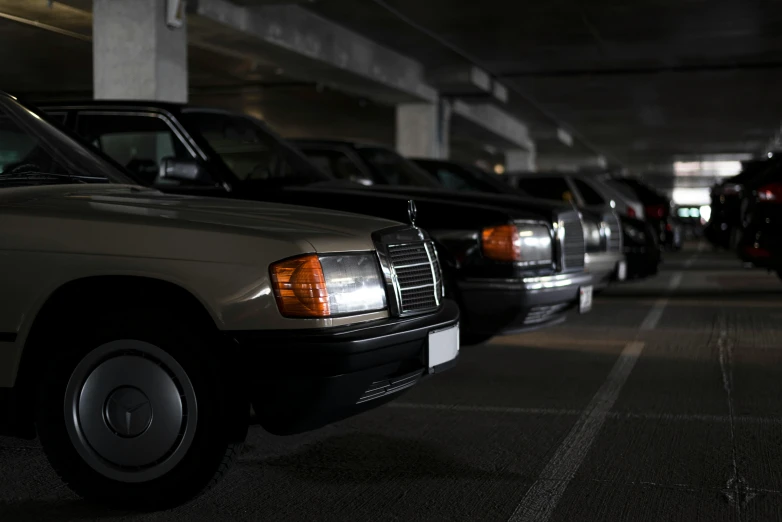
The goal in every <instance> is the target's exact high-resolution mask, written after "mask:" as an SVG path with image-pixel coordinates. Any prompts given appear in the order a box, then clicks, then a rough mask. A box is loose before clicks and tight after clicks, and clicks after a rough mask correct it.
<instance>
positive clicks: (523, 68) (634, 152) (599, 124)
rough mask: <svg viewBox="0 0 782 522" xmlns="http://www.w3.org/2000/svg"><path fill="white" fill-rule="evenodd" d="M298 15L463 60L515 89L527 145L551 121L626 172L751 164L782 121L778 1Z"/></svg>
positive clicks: (332, 9)
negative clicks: (726, 157)
mask: <svg viewBox="0 0 782 522" xmlns="http://www.w3.org/2000/svg"><path fill="white" fill-rule="evenodd" d="M245 2H246V3H252V2H251V0H245ZM381 4H384V5H381ZM306 6H307V8H308V9H311V10H313V11H315V12H317V13H319V14H321V15H323V16H325V17H327V18H331V19H334V20H338V21H339V22H340V23H342V24H344V25H346V26H348V27H350V28H352V29H353V30H355V31H357V32H363V33H364V34H368V35H371V36H372V38H374V39H376V40H377V41H379V42H380V43H382V44H385V45H388V46H390V47H393V48H395V49H397V50H399V51H400V52H402V53H407V54H410V55H414V56H416V57H417V59H418V60H420V61H422V62H423V63H424V64H425V65H427V66H429V67H437V66H445V65H451V64H458V63H466V62H467V60H469V61H471V62H473V63H475V64H477V65H479V66H481V67H483V68H485V69H486V70H488V71H489V72H491V73H492V74H494V75H496V76H497V77H499V78H500V79H501V80H502V81H503V82H504V83H505V84H506V85H507V86H508V87H510V88H511V100H510V105H511V107H512V110H513V111H514V112H515V113H517V114H518V115H519V116H521V117H522V118H523V119H525V121H527V122H528V123H529V124H530V125H531V126H532V127H533V133H534V132H546V131H547V129H546V127H547V126H550V125H551V123H550V120H548V119H547V118H544V117H541V116H542V113H545V114H548V115H553V116H554V117H555V118H557V119H559V120H561V121H562V122H563V123H564V125H565V126H569V127H570V128H571V129H573V130H574V131H575V133H576V134H577V135H578V136H580V137H582V138H583V139H584V141H585V142H586V143H589V144H591V145H593V146H594V147H595V148H597V149H599V150H600V151H602V152H603V153H604V154H605V155H606V156H607V157H608V159H609V160H614V161H618V162H621V163H623V164H625V165H630V166H632V165H646V164H649V163H668V162H671V161H672V160H673V159H674V158H675V157H678V156H679V155H688V156H689V155H701V154H711V153H717V152H723V153H738V152H752V153H758V152H760V151H761V150H762V149H763V148H764V146H765V144H766V143H767V142H768V141H769V140H770V139H771V137H772V136H773V134H774V133H775V132H776V131H777V129H778V128H779V125H780V120H782V96H780V95H779V92H780V90H782V30H780V29H782V2H778V1H773V2H772V1H769V2H748V1H745V0H734V1H725V0H716V1H715V0H634V1H633V2H623V1H617V0H598V1H590V2H588V3H587V2H576V1H573V0H552V1H549V2H532V1H519V2H508V1H503V0H483V1H481V2H473V1H468V0H459V1H453V0H427V1H426V2H421V1H419V0H385V1H374V0H368V1H365V2H355V1H354V0H315V1H314V2H311V3H309V4H307V5H306ZM389 7H390V8H391V10H389V9H388V8H389ZM393 11H396V12H393ZM400 15H401V16H400ZM445 44H450V46H452V47H455V48H456V50H454V49H453V48H450V47H449V46H448V45H445ZM541 109H542V111H541Z"/></svg>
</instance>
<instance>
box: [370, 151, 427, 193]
mask: <svg viewBox="0 0 782 522" xmlns="http://www.w3.org/2000/svg"><path fill="white" fill-rule="evenodd" d="M357 150H358V154H359V155H360V156H361V157H362V158H363V159H364V161H366V162H367V163H369V164H370V165H371V166H372V169H373V170H374V174H375V182H376V183H378V184H382V185H407V186H413V187H440V186H441V185H440V184H439V183H437V181H436V180H435V179H433V178H432V176H430V175H429V174H428V173H427V172H426V171H424V170H422V169H420V168H419V167H418V166H416V165H415V163H413V162H412V161H410V160H408V159H406V158H404V157H402V156H400V155H399V154H397V153H396V152H394V151H392V150H389V149H385V148H382V147H359V148H358V149H357Z"/></svg>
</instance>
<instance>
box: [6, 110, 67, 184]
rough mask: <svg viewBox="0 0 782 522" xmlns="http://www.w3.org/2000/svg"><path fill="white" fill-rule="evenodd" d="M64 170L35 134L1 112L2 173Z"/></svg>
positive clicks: (41, 172) (44, 172) (8, 174)
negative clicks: (29, 132)
mask: <svg viewBox="0 0 782 522" xmlns="http://www.w3.org/2000/svg"><path fill="white" fill-rule="evenodd" d="M64 172H65V170H64V169H63V168H62V167H60V166H59V165H58V164H57V163H56V162H55V161H54V159H53V158H52V157H51V156H50V155H49V154H48V153H47V152H46V151H45V150H44V149H43V148H42V147H41V146H40V145H39V143H38V140H36V138H35V137H34V136H32V135H31V134H28V133H27V132H25V131H24V130H23V129H21V128H19V126H18V125H17V124H16V123H14V121H13V120H11V118H9V117H8V116H6V115H5V114H3V113H2V112H0V175H2V176H5V177H8V176H11V175H13V174H17V173H18V174H20V175H21V174H30V173H39V174H52V173H64Z"/></svg>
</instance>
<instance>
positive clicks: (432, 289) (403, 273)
mask: <svg viewBox="0 0 782 522" xmlns="http://www.w3.org/2000/svg"><path fill="white" fill-rule="evenodd" d="M387 248H388V257H389V259H390V261H391V266H392V268H393V270H394V273H395V274H396V291H397V295H398V298H399V312H400V313H402V314H405V313H414V312H423V311H426V310H431V309H434V308H437V307H438V306H439V305H440V298H441V297H442V292H443V286H442V285H443V282H442V276H441V272H440V263H439V260H438V259H437V252H436V251H435V247H434V244H432V243H431V242H420V243H405V244H400V245H388V247H387Z"/></svg>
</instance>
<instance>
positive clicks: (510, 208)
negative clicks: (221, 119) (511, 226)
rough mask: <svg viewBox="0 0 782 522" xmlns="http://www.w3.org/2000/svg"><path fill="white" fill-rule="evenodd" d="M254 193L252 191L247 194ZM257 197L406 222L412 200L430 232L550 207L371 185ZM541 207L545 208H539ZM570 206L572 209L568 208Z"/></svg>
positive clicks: (536, 215)
mask: <svg viewBox="0 0 782 522" xmlns="http://www.w3.org/2000/svg"><path fill="white" fill-rule="evenodd" d="M247 196H248V197H253V195H252V194H247ZM257 197H259V198H263V199H268V198H274V200H275V201H284V202H286V203H297V204H302V205H308V206H316V207H323V208H334V209H344V210H349V211H351V212H356V213H359V214H367V215H370V216H378V217H383V218H387V219H391V220H394V221H401V222H409V219H410V217H409V215H408V210H407V209H408V201H409V200H411V199H412V200H413V201H415V204H416V207H417V216H416V218H415V224H416V225H418V226H420V227H422V228H424V229H426V230H428V231H429V232H435V231H447V230H453V231H456V230H460V231H465V230H472V231H476V230H477V231H479V230H480V229H481V228H483V227H486V226H494V225H497V224H501V223H507V222H508V221H510V220H514V219H535V220H543V221H546V222H550V220H551V218H552V212H551V207H547V206H546V205H542V206H537V205H530V206H526V205H524V204H519V203H518V201H516V200H514V199H513V198H510V200H511V201H510V204H502V203H506V202H502V201H499V202H498V201H496V200H492V198H486V199H481V198H476V199H474V200H473V199H470V198H464V199H459V198H452V197H448V196H446V197H442V196H441V195H440V194H439V193H438V192H437V191H411V192H406V191H404V190H403V191H400V192H394V191H391V190H378V189H376V188H373V187H363V188H348V187H338V186H336V185H331V186H329V185H319V186H317V187H315V186H304V187H288V188H285V189H284V190H281V191H279V192H277V193H276V194H274V195H273V196H271V195H269V194H268V193H267V194H260V193H259V194H258V196H257ZM541 208H544V209H545V210H544V211H541V210H540V209H541ZM569 210H572V209H569Z"/></svg>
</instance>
